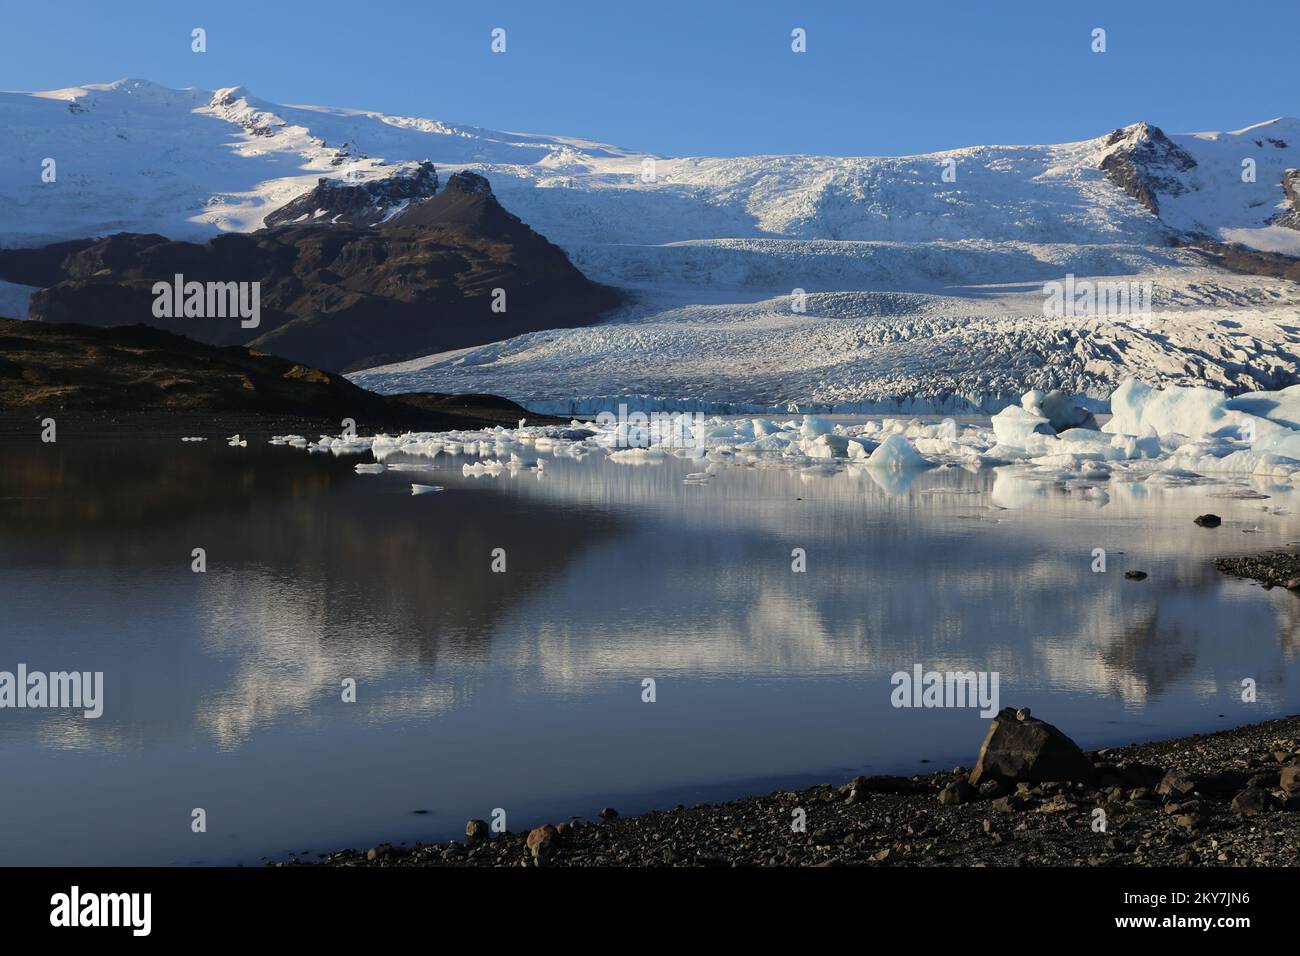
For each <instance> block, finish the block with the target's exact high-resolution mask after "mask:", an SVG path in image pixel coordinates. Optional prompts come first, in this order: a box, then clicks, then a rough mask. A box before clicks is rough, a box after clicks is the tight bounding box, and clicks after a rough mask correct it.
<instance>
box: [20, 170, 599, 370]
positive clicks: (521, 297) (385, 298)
mask: <svg viewBox="0 0 1300 956" xmlns="http://www.w3.org/2000/svg"><path fill="white" fill-rule="evenodd" d="M359 188H362V187H342V188H339V187H335V188H331V189H329V190H327V191H326V193H321V194H320V195H317V196H315V197H314V198H305V199H304V202H303V208H304V209H305V208H306V206H308V205H310V206H312V207H313V212H315V211H319V215H314V218H313V220H312V223H306V222H304V223H295V224H290V225H282V226H278V227H274V228H270V229H263V230H260V231H258V232H255V233H250V234H236V233H231V234H226V235H222V236H219V237H217V238H215V239H213V240H211V241H210V242H207V243H204V244H197V243H188V242H172V241H170V240H168V239H166V238H164V237H163V236H158V235H141V234H132V233H121V234H118V235H115V236H109V237H107V238H105V239H101V240H98V241H94V242H86V243H64V244H61V245H60V246H59V247H57V248H56V247H48V248H47V249H46V250H15V251H10V252H0V278H4V279H7V280H8V281H11V282H18V283H23V284H29V285H48V286H49V287H48V288H43V289H42V290H41V291H39V292H37V293H35V294H33V296H32V299H31V316H30V317H31V319H32V320H35V321H40V322H75V323H81V324H89V325H97V326H118V325H134V324H137V323H145V324H148V325H153V326H157V327H159V328H164V329H167V330H168V331H172V332H176V333H178V334H181V335H185V336H187V337H189V338H193V339H197V340H199V341H201V342H206V343H209V344H213V345H248V346H251V347H253V348H256V349H259V350H263V351H266V352H270V353H272V354H275V355H279V356H282V357H284V358H287V359H290V360H292V361H295V362H301V363H304V364H306V365H310V366H313V367H316V368H321V369H326V370H328V371H333V372H347V371H353V370H356V369H362V368H368V367H370V366H374V365H379V364H384V363H387V362H397V361H402V360H404V359H408V358H416V357H419V356H423V355H428V354H430V353H433V352H442V351H447V350H451V349H456V348H463V347H466V346H470V345H481V344H484V343H487V342H494V341H497V340H499V339H505V338H509V337H511V336H515V335H520V334H522V333H524V332H532V331H537V330H540V329H548V328H567V327H573V326H578V325H586V324H588V323H590V322H592V321H594V320H595V319H596V318H597V317H598V316H599V314H600V313H601V312H602V311H604V310H606V309H608V308H610V307H612V306H613V305H615V304H617V301H618V295H617V293H616V292H614V291H613V290H611V289H608V288H606V287H603V286H599V285H596V284H595V283H592V282H590V281H588V280H587V279H586V278H585V277H584V276H583V275H582V273H581V272H579V271H578V270H577V269H576V268H575V267H574V266H573V264H572V263H570V262H569V260H568V257H567V256H566V255H565V254H564V252H563V251H561V250H560V249H559V247H557V246H554V245H552V244H551V243H550V242H548V241H547V240H546V239H545V238H544V237H542V236H540V235H538V234H537V233H536V232H534V231H533V230H532V229H530V228H529V227H528V226H527V225H526V224H524V223H523V222H522V221H520V220H519V219H518V218H517V217H515V216H512V215H511V214H510V213H508V212H506V210H505V209H503V208H502V207H501V205H500V204H499V203H498V202H497V200H496V198H495V197H494V196H493V195H492V190H491V187H490V186H489V185H488V182H487V180H486V179H484V178H483V177H481V176H477V175H475V174H473V173H458V174H456V175H453V176H452V177H451V178H450V179H449V180H448V182H447V185H446V187H445V188H444V189H443V190H442V191H441V192H440V193H438V194H437V195H436V196H434V197H433V198H432V199H427V200H424V201H422V202H417V203H416V204H415V205H410V206H407V207H405V209H404V211H403V212H401V213H399V214H397V215H395V216H393V217H392V218H391V219H389V221H388V222H386V223H384V224H383V225H381V226H379V227H377V228H374V227H370V226H366V225H362V226H357V225H347V224H342V225H341V224H338V223H339V221H340V220H344V221H346V220H347V219H348V217H354V218H357V219H358V220H360V221H363V222H364V221H366V220H367V219H368V218H370V214H369V213H365V211H364V210H365V208H369V207H365V199H364V197H361V198H358V196H357V195H354V194H353V191H352V190H353V189H359ZM318 189H319V187H318ZM316 192H317V191H316V190H313V193H316ZM308 196H309V197H311V196H312V194H308ZM372 198H373V197H372ZM390 198H391V197H390ZM320 201H326V202H328V201H338V202H339V203H340V208H339V209H337V210H333V209H321V208H320V207H319V206H318V205H317V203H318V202H320ZM385 208H388V207H385ZM56 261H57V266H56V265H55V263H56ZM178 275H180V276H183V277H184V282H186V283H189V282H201V283H232V282H234V283H258V289H259V302H260V315H259V317H258V322H257V325H256V327H245V325H244V323H241V321H240V319H239V318H238V317H235V316H230V315H227V316H224V317H213V316H211V315H210V314H209V315H208V316H207V317H202V318H200V317H196V316H193V315H191V316H177V315H173V316H171V317H160V316H158V315H156V314H155V300H156V296H155V294H154V292H153V288H154V284H155V283H156V282H159V281H165V282H168V283H172V282H173V281H174V280H175V277H176V276H178ZM59 276H61V277H62V281H57V282H56V283H55V284H50V283H49V280H50V279H52V278H57V277H59ZM496 290H502V292H497V291H496ZM494 306H495V309H494ZM503 306H504V309H503V308H502V307H503Z"/></svg>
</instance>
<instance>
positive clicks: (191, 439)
mask: <svg viewBox="0 0 1300 956" xmlns="http://www.w3.org/2000/svg"><path fill="white" fill-rule="evenodd" d="M181 441H207V439H206V438H182V439H181Z"/></svg>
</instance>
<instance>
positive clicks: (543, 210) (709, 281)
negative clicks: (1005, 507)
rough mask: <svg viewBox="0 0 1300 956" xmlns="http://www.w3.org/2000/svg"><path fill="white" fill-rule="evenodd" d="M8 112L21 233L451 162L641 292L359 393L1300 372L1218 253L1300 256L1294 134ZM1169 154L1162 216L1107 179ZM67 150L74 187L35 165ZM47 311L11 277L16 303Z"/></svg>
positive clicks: (248, 110) (872, 404) (767, 389)
mask: <svg viewBox="0 0 1300 956" xmlns="http://www.w3.org/2000/svg"><path fill="white" fill-rule="evenodd" d="M0 123H2V124H3V125H4V128H5V130H6V137H7V146H8V147H9V148H8V149H7V150H6V151H5V152H4V154H3V155H0V245H2V246H6V247H12V246H22V245H35V244H39V243H44V242H50V241H55V240H60V239H68V238H80V237H85V236H88V235H102V234H106V233H109V232H115V231H121V230H130V231H139V232H161V233H163V234H165V235H168V236H170V237H173V238H178V239H203V238H208V237H210V236H212V235H214V234H216V233H219V232H221V231H232V230H233V231H241V232H247V231H251V230H254V229H257V228H259V227H260V226H261V225H262V224H263V223H264V221H265V219H266V217H267V216H268V215H269V214H271V213H272V212H274V211H275V210H277V209H279V208H281V207H283V206H284V205H285V204H287V203H288V202H290V201H291V200H293V199H294V198H296V197H298V196H300V195H302V194H303V193H305V192H307V191H308V190H310V189H311V188H312V187H313V186H315V184H316V181H317V179H319V178H322V177H325V178H343V177H347V178H348V179H349V181H353V182H355V181H358V180H371V179H378V178H385V177H391V176H395V175H401V174H404V173H408V172H409V171H410V170H411V169H412V168H414V167H415V165H416V164H418V163H419V162H422V161H426V160H427V161H431V162H433V163H434V164H435V165H436V166H437V167H438V168H439V171H440V173H442V174H444V175H445V174H450V173H452V172H455V171H457V170H460V169H470V170H473V171H475V172H478V173H481V174H483V175H485V176H487V177H488V179H489V180H490V181H491V183H492V186H493V189H494V191H495V193H496V195H497V196H498V197H499V198H500V200H501V201H502V203H503V204H504V205H505V206H506V208H507V209H509V210H510V211H511V212H513V213H515V214H517V215H519V216H520V217H522V218H523V219H524V220H525V221H526V222H528V223H529V224H530V225H531V226H532V227H534V228H535V229H537V230H538V231H540V232H541V233H542V234H543V235H546V236H547V237H548V238H550V239H551V240H552V241H554V242H556V243H557V244H559V245H560V246H561V247H562V248H563V249H564V250H565V251H566V252H567V254H568V255H569V257H570V258H571V259H572V261H573V262H574V264H575V265H577V266H578V267H579V268H580V269H582V270H583V271H584V272H585V273H586V274H587V275H588V276H589V277H591V278H593V279H595V280H597V281H600V282H604V283H607V284H610V285H614V286H618V287H620V288H622V289H624V290H626V291H627V292H628V294H629V301H628V304H627V305H626V306H624V307H623V308H622V309H620V310H618V311H617V312H615V313H614V314H612V315H609V316H607V317H606V318H605V319H603V320H602V321H601V322H600V324H597V325H594V326H587V327H580V328H574V329H564V330H554V331H547V332H537V333H532V334H529V335H524V336H519V337H516V338H510V339H506V340H503V341H497V342H492V343H490V344H486V345H482V346H476V347H473V348H469V349H462V350H458V351H456V352H449V353H443V354H438V355H430V356H425V357H423V358H420V359H417V360H414V361H410V362H404V363H401V364H398V365H391V366H384V367H380V368H374V369H367V370H364V371H362V372H358V373H355V374H354V375H353V376H352V378H353V380H354V381H355V382H357V383H358V384H360V385H363V386H364V387H367V388H371V389H374V390H376V391H380V392H385V393H394V392H402V391H415V390H434V391H442V392H477V393H482V392H490V393H494V394H499V395H503V396H505V397H507V398H510V399H513V400H515V401H517V402H519V403H520V404H522V405H524V406H525V407H526V408H529V409H531V410H534V411H537V412H547V413H553V414H560V415H570V416H578V415H588V414H595V413H597V412H599V411H602V410H606V409H609V408H611V407H615V406H617V405H618V404H627V405H629V406H630V407H636V408H644V409H680V410H692V411H703V412H707V413H715V414H737V413H742V414H755V415H772V414H775V415H781V414H792V413H793V414H800V413H803V412H810V413H852V414H924V413H934V412H952V413H969V414H992V413H994V412H997V411H999V410H1000V409H1002V408H1004V407H1007V406H1009V405H1015V404H1018V403H1019V396H1021V395H1023V394H1024V393H1025V392H1026V391H1029V390H1031V389H1039V390H1041V391H1043V392H1044V393H1046V392H1050V391H1053V390H1059V391H1061V392H1064V393H1066V394H1068V395H1071V396H1076V397H1078V398H1079V399H1080V400H1081V403H1082V404H1083V405H1084V406H1085V407H1086V408H1087V409H1089V410H1094V411H1095V410H1104V409H1105V407H1106V400H1107V399H1108V397H1109V396H1110V394H1111V393H1112V392H1113V391H1114V390H1115V389H1116V388H1117V387H1118V385H1119V384H1120V383H1121V382H1122V381H1124V380H1126V379H1130V378H1133V379H1138V380H1140V381H1141V382H1143V383H1145V384H1147V385H1152V386H1166V385H1178V386H1192V385H1204V386H1207V387H1212V388H1215V389H1219V390H1222V391H1225V392H1230V393H1239V392H1250V391H1258V390H1270V391H1271V390H1277V389H1280V388H1283V387H1285V386H1288V385H1291V384H1294V383H1295V382H1296V380H1297V370H1298V369H1300V361H1298V360H1300V321H1297V316H1300V291H1298V287H1297V284H1296V283H1294V282H1290V281H1287V280H1285V279H1281V278H1269V277H1264V276H1251V275H1240V274H1236V273H1233V272H1229V271H1226V270H1225V269H1223V268H1221V267H1220V265H1219V264H1218V263H1217V260H1215V259H1214V257H1213V256H1210V255H1208V254H1207V253H1206V252H1205V250H1204V249H1202V248H1200V247H1199V246H1198V241H1199V240H1200V239H1202V238H1203V239H1212V240H1214V241H1215V242H1236V243H1240V244H1242V245H1243V246H1245V247H1248V248H1254V249H1259V250H1265V251H1272V252H1283V253H1286V254H1289V255H1297V254H1300V230H1298V229H1296V228H1292V227H1290V226H1286V225H1281V224H1280V223H1284V222H1293V221H1294V220H1295V218H1296V210H1295V209H1294V208H1292V207H1291V206H1290V205H1289V203H1290V199H1289V196H1288V193H1287V192H1286V190H1285V189H1284V188H1283V184H1282V177H1283V176H1285V175H1286V171H1287V170H1293V169H1296V168H1300V121H1297V120H1295V119H1291V118H1278V119H1273V120H1269V121H1267V122H1264V123H1258V124H1254V125H1251V126H1247V127H1244V128H1242V129H1239V130H1235V131H1230V132H1212V133H1190V134H1171V135H1169V136H1167V137H1165V134H1163V133H1160V132H1159V131H1158V130H1156V129H1155V128H1154V127H1150V126H1148V125H1147V124H1145V123H1135V124H1133V125H1131V126H1129V127H1124V128H1121V129H1119V130H1116V131H1115V132H1114V133H1111V134H1109V135H1100V136H1096V137H1094V138H1092V139H1084V140H1080V141H1077V142H1073V143H1064V144H1054V145H1007V146H1000V145H980V146H967V147H962V148H956V149H951V150H945V151H940V152H936V153H931V154H927V155H921V156H903V157H872V156H860V157H828V156H742V157H666V156H658V155H654V154H651V153H646V152H637V151H632V150H627V149H622V148H620V147H617V146H613V145H609V144H603V143H597V142H593V141H590V140H585V139H581V138H578V137H572V136H553V135H540V134H529V133H513V132H504V131H498V130H490V129H484V128H481V127H476V126H470V125H458V124H454V123H450V122H446V121H443V120H439V119H429V118H422V117H410V116H391V115H385V114H382V113H378V112H374V111H366V110H355V109H337V108H330V107H320V106H299V105H293V106H291V105H285V104H277V103H272V102H269V101H266V100H263V99H260V98H258V97H256V96H255V95H253V94H252V93H251V92H250V91H248V90H246V89H244V88H242V87H238V86H232V87H227V88H223V89H217V90H200V89H184V90H175V89H169V88H167V87H164V86H160V85H158V84H155V83H151V82H149V81H147V80H141V79H127V80H120V81H117V82H114V83H106V84H88V85H83V86H75V87H69V88H66V89H61V90H53V91H46V92H37V93H17V92H11V93H0ZM1153 141H1159V142H1167V143H1168V144H1169V146H1168V151H1171V152H1173V153H1174V154H1176V155H1177V157H1179V164H1177V166H1176V168H1175V167H1168V168H1166V167H1161V168H1160V169H1159V170H1158V172H1159V173H1160V182H1161V183H1162V184H1163V187H1162V188H1164V190H1165V191H1164V192H1162V193H1161V194H1160V195H1159V197H1158V198H1159V205H1158V211H1157V209H1153V208H1148V206H1147V205H1144V203H1143V202H1141V201H1139V199H1137V198H1135V197H1134V196H1133V195H1130V194H1128V193H1126V192H1125V190H1124V189H1123V188H1121V187H1120V185H1118V184H1117V183H1116V182H1115V181H1113V179H1112V177H1111V176H1110V175H1109V174H1108V172H1107V170H1106V168H1105V166H1106V164H1108V163H1111V162H1112V161H1114V160H1115V159H1116V157H1119V158H1120V159H1123V158H1124V157H1125V156H1126V155H1128V154H1126V153H1124V152H1123V151H1125V150H1132V149H1134V148H1135V147H1137V146H1142V145H1143V144H1149V143H1151V142H1153ZM46 157H52V158H55V159H57V161H58V164H59V165H58V180H57V182H55V183H43V182H41V179H40V176H39V175H38V172H39V169H40V164H41V162H42V160H43V158H46ZM1243 158H1249V159H1252V160H1253V161H1255V163H1256V166H1257V178H1256V180H1255V181H1253V182H1245V181H1243V177H1242V175H1241V163H1242V159H1243ZM949 169H950V170H952V171H953V172H954V173H955V176H954V178H952V179H951V181H949V180H948V179H946V178H945V177H944V175H943V173H944V171H945V170H949ZM647 172H648V173H649V175H647ZM1139 172H1141V170H1139ZM1067 276H1074V277H1077V279H1078V280H1080V281H1089V280H1097V279H1100V278H1105V279H1110V280H1114V281H1124V282H1136V283H1150V285H1151V287H1152V293H1153V294H1152V308H1151V310H1150V312H1149V314H1142V315H1140V316H1127V315H1120V316H1114V315H1110V316H1106V315H1101V316H1095V317H1089V316H1068V317H1059V316H1049V315H1046V314H1045V309H1044V288H1045V285H1046V284H1047V283H1052V282H1059V281H1061V280H1063V279H1064V278H1065V277H1067ZM23 298H24V290H22V289H15V288H14V287H8V288H0V310H4V311H10V312H15V311H18V309H19V308H20V307H21V302H22V300H23ZM487 321H490V319H487Z"/></svg>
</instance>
